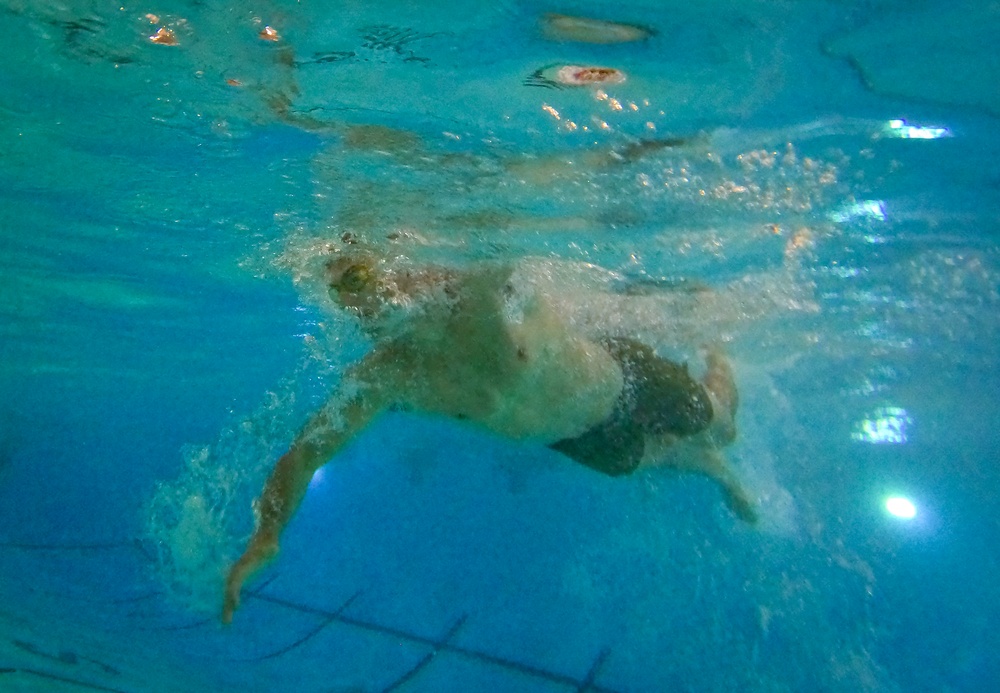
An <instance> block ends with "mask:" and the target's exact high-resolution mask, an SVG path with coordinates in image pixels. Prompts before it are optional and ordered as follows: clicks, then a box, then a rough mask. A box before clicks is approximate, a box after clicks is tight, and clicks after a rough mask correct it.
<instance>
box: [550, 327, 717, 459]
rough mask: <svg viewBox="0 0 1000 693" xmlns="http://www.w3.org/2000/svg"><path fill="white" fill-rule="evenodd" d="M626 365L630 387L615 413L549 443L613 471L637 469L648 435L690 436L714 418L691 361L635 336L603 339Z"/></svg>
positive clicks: (625, 371)
mask: <svg viewBox="0 0 1000 693" xmlns="http://www.w3.org/2000/svg"><path fill="white" fill-rule="evenodd" d="M603 345H604V347H605V348H606V349H607V350H608V352H609V353H610V354H611V355H612V356H613V357H614V358H615V360H617V361H618V363H619V364H621V367H622V373H623V375H624V377H625V387H624V388H622V393H621V395H620V396H619V398H618V401H617V402H616V404H615V409H614V411H612V412H611V415H610V416H609V417H608V418H607V419H605V420H604V421H602V422H601V423H600V424H598V425H597V426H594V427H593V428H591V429H590V430H589V431H587V432H586V433H584V434H582V435H580V436H577V437H576V438H566V439H563V440H560V441H558V442H556V443H553V444H552V445H550V446H549V447H550V448H552V449H553V450H557V451H559V452H561V453H562V454H564V455H566V456H567V457H570V458H572V459H574V460H576V461H577V462H579V463H580V464H584V465H586V466H588V467H590V468H591V469H595V470H597V471H599V472H602V473H604V474H608V475H610V476H621V475H623V474H629V473H631V472H634V471H635V469H636V467H638V466H639V462H640V461H641V460H642V455H643V453H644V452H645V447H646V443H645V436H646V434H654V435H657V434H660V435H662V434H667V433H670V434H673V435H675V436H679V437H683V436H691V435H694V434H695V433H698V432H700V431H703V430H705V429H706V428H707V427H708V425H709V424H710V423H711V422H712V401H711V399H709V396H708V391H707V390H705V386H704V385H702V384H701V383H699V382H698V381H697V380H695V379H694V378H692V377H691V376H690V375H689V374H688V370H687V366H686V365H683V366H682V365H679V364H676V363H674V362H673V361H668V360H667V359H663V358H660V357H659V356H657V355H656V353H655V352H654V351H653V350H652V349H650V348H649V347H648V346H646V345H645V344H641V343H639V342H637V341H635V340H632V339H622V338H616V339H609V340H606V341H605V342H604V343H603Z"/></svg>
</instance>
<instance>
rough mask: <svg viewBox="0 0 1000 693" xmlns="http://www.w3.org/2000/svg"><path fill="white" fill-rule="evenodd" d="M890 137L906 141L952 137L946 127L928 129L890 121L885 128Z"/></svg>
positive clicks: (898, 121) (901, 121)
mask: <svg viewBox="0 0 1000 693" xmlns="http://www.w3.org/2000/svg"><path fill="white" fill-rule="evenodd" d="M885 132H886V134H888V135H889V136H890V137H899V138H902V139H906V140H936V139H939V138H941V137H951V136H952V134H951V130H949V129H948V128H944V127H928V126H926V125H910V124H909V123H907V122H906V121H905V120H902V119H899V120H890V121H889V123H888V124H887V126H886V128H885Z"/></svg>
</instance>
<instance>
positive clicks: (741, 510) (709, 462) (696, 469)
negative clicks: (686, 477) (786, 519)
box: [668, 448, 757, 525]
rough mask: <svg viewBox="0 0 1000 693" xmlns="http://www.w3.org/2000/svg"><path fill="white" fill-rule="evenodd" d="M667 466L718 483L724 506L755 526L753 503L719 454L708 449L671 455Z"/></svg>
mask: <svg viewBox="0 0 1000 693" xmlns="http://www.w3.org/2000/svg"><path fill="white" fill-rule="evenodd" d="M668 464H669V465H670V466H672V467H674V468H675V469H677V470H679V471H684V472H692V473H694V474H703V475H705V476H707V477H709V478H710V479H712V480H714V481H716V482H718V484H719V485H720V486H721V487H722V493H723V498H724V500H725V502H726V505H727V506H728V507H729V509H730V510H731V511H732V512H733V514H735V515H736V516H737V517H738V518H740V519H741V520H743V521H744V522H746V523H748V524H751V525H752V524H756V522H757V509H756V508H755V507H754V502H753V500H751V498H750V494H748V493H747V491H746V489H744V488H743V484H741V483H740V480H739V479H738V478H736V474H735V473H734V472H733V470H732V468H731V467H730V466H729V463H728V462H727V461H726V458H725V457H723V455H722V453H721V452H719V451H718V450H716V449H714V448H710V449H700V450H697V451H696V452H695V451H692V454H690V455H672V456H671V459H670V461H669V462H668Z"/></svg>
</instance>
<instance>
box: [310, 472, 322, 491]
mask: <svg viewBox="0 0 1000 693" xmlns="http://www.w3.org/2000/svg"><path fill="white" fill-rule="evenodd" d="M325 472H326V468H325V467H320V468H319V469H317V470H316V471H315V472H313V475H312V479H310V480H309V488H311V489H312V488H316V487H317V486H322V485H323V477H324V476H325Z"/></svg>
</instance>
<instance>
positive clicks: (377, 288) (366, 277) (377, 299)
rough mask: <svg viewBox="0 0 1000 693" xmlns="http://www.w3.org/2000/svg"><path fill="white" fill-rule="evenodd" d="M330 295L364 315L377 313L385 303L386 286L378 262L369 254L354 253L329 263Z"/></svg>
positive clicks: (328, 283) (327, 272) (341, 303)
mask: <svg viewBox="0 0 1000 693" xmlns="http://www.w3.org/2000/svg"><path fill="white" fill-rule="evenodd" d="M326 282H327V287H328V289H329V292H330V297H331V298H333V300H335V301H336V302H337V303H339V304H340V305H342V306H344V307H345V308H351V309H354V310H356V311H357V312H358V314H359V315H361V316H362V317H368V316H372V315H374V314H376V313H377V312H378V311H379V309H380V308H381V307H382V305H383V304H384V302H385V293H386V287H385V285H384V283H383V282H382V281H381V280H380V278H379V277H378V271H377V269H376V261H375V259H374V258H373V257H369V256H368V255H365V254H351V255H344V256H341V257H337V258H334V259H333V260H330V261H329V262H327V263H326Z"/></svg>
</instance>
